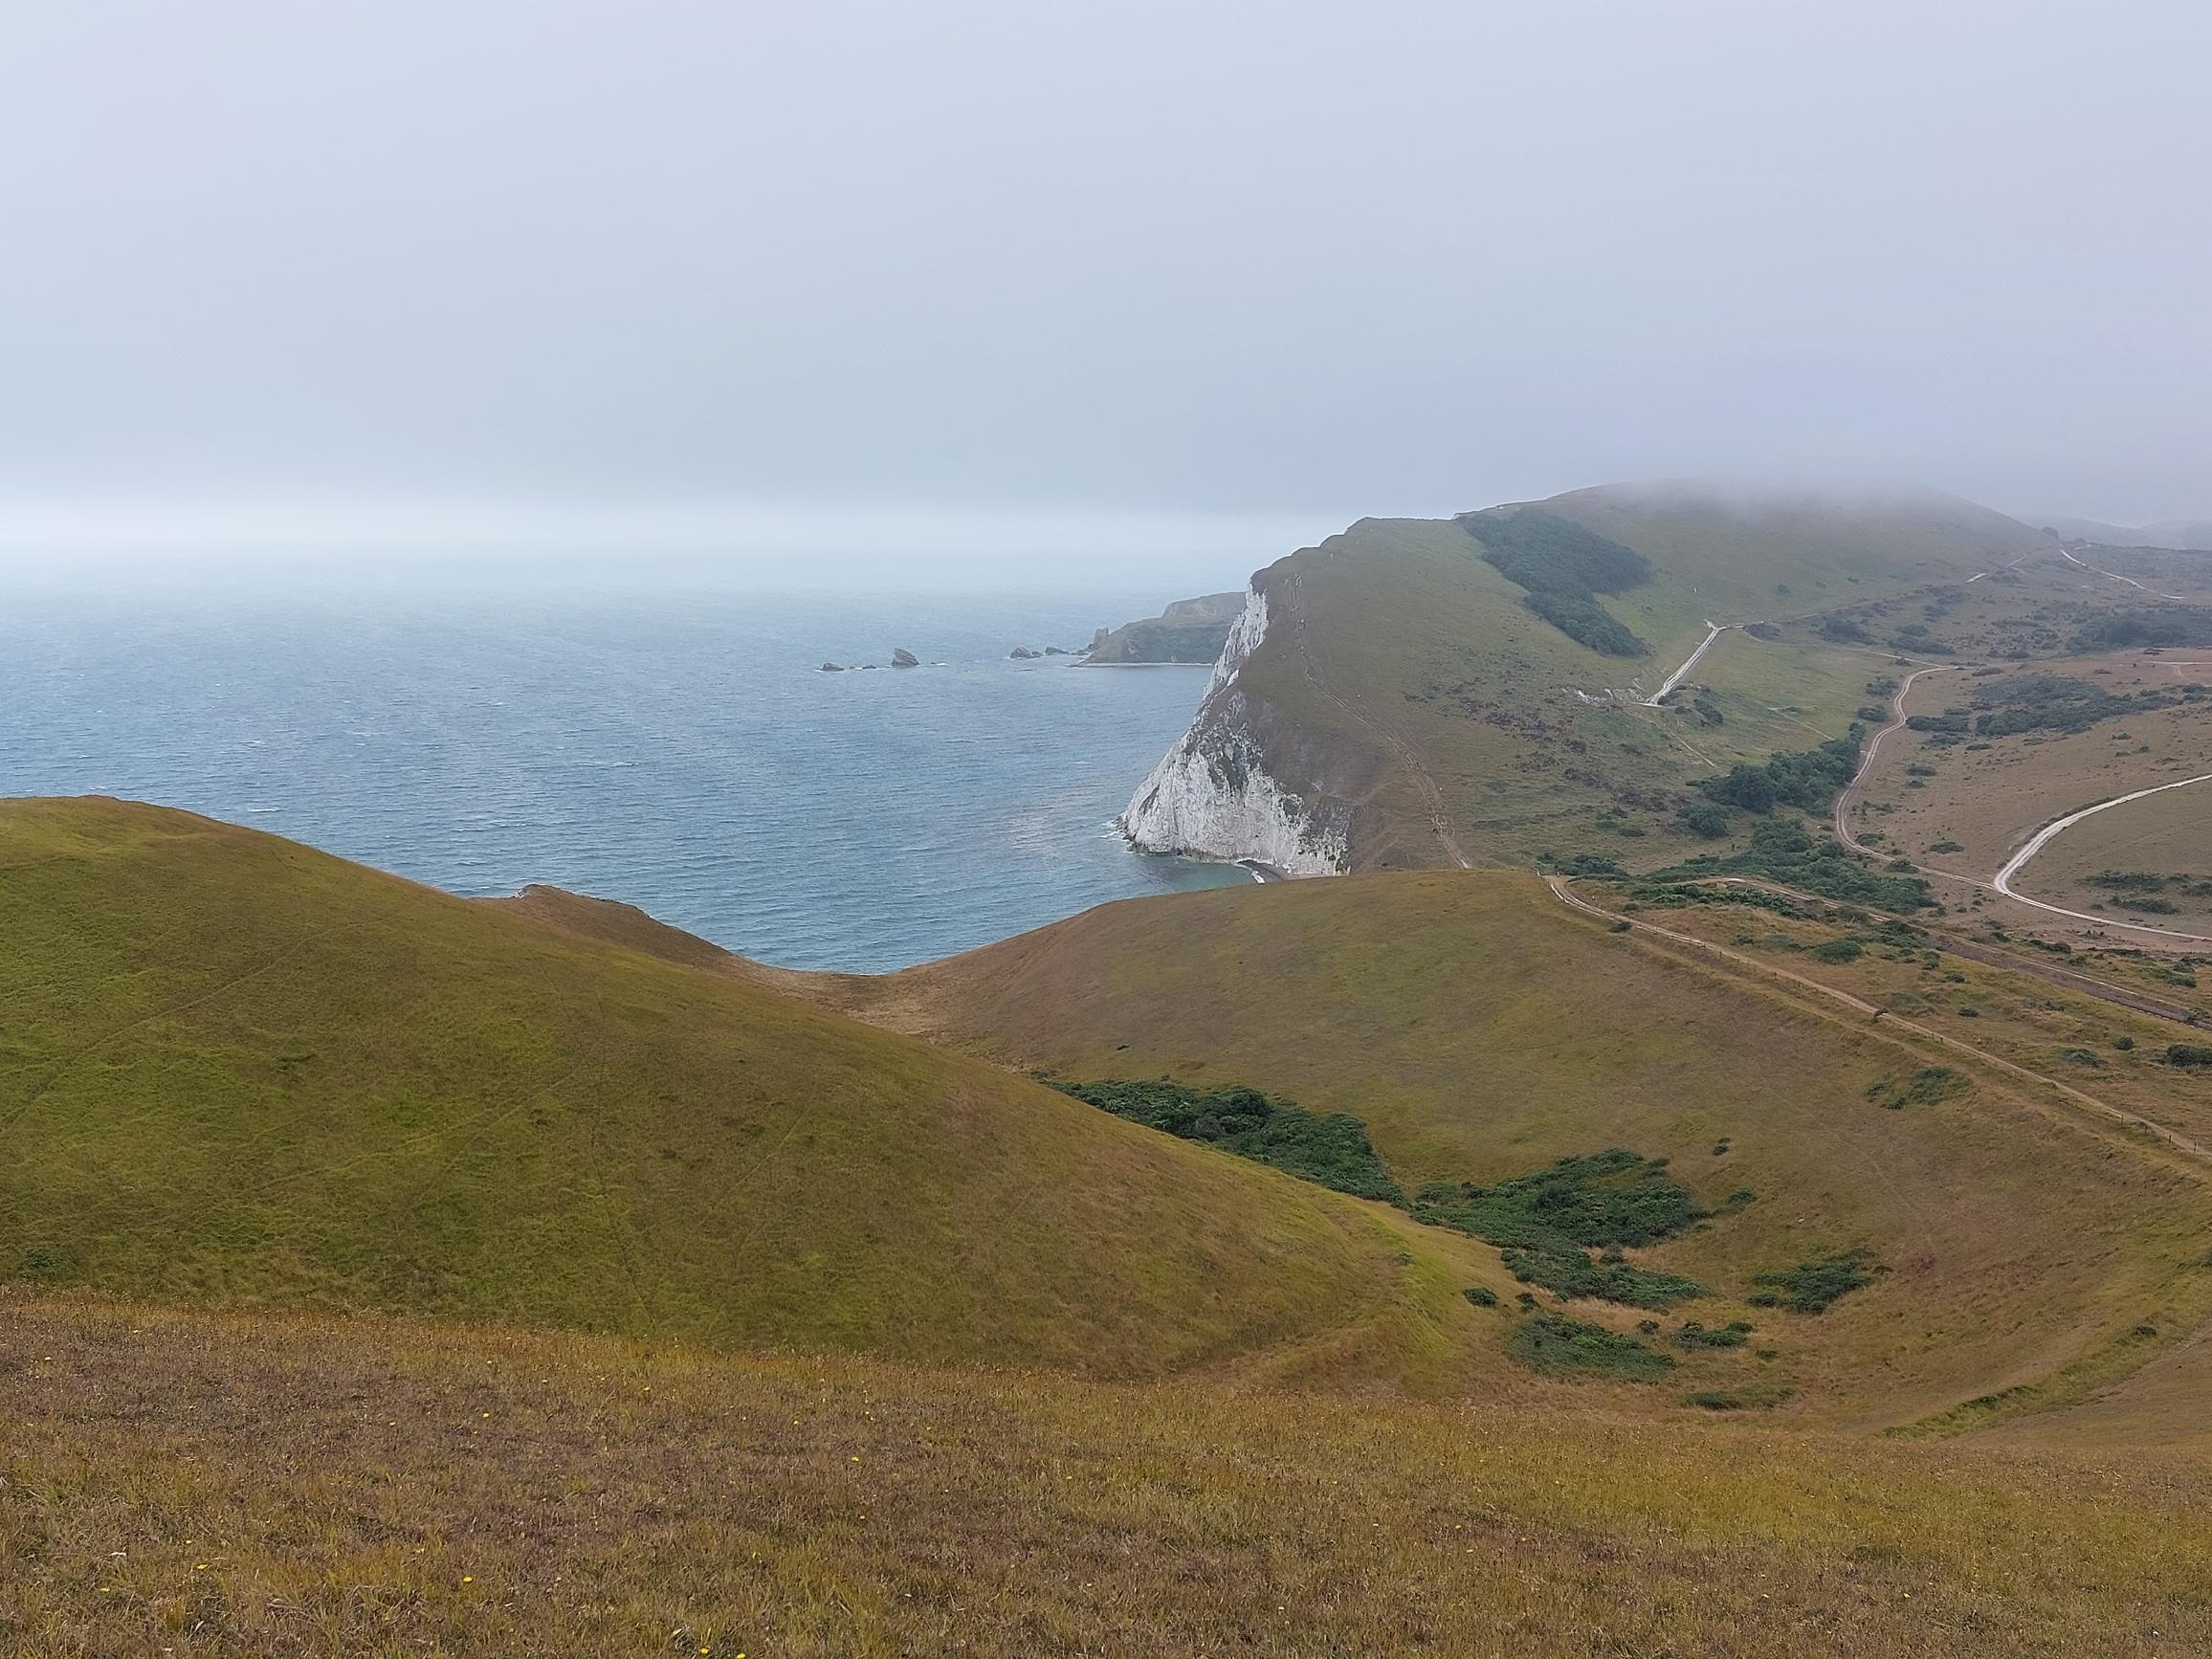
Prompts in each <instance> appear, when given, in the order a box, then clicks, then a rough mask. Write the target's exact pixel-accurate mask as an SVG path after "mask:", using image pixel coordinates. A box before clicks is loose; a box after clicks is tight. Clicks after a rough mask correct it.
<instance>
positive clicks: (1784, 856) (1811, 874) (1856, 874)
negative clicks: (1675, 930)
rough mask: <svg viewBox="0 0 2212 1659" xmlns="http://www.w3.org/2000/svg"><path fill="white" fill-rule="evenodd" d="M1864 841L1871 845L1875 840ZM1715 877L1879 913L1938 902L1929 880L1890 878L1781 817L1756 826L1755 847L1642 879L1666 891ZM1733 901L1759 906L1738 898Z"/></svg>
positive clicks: (1741, 896)
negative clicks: (1761, 882)
mask: <svg viewBox="0 0 2212 1659" xmlns="http://www.w3.org/2000/svg"><path fill="white" fill-rule="evenodd" d="M1865 839H1867V840H1869V841H1871V840H1872V839H1873V837H1872V836H1871V835H1869V836H1867V837H1865ZM1715 875H1763V876H1765V877H1766V878H1767V879H1768V880H1770V881H1778V882H1781V884H1782V885H1783V886H1785V887H1795V888H1801V889H1803V891H1804V892H1807V893H1814V894H1818V895H1820V896H1822V897H1823V898H1831V899H1835V900H1838V901H1839V902H1842V903H1846V904H1860V905H1866V906H1868V907H1869V908H1872V909H1876V910H1894V911H1914V910H1921V909H1926V908H1928V907H1930V906H1933V905H1934V904H1935V902H1936V901H1935V899H1934V898H1933V897H1931V896H1930V895H1929V892H1928V882H1927V879H1926V877H1924V876H1919V875H1899V874H1883V873H1882V872H1879V871H1876V870H1871V869H1869V868H1868V867H1867V865H1866V864H1865V863H1863V862H1862V861H1860V860H1859V859H1856V858H1854V857H1852V856H1851V854H1850V853H1849V852H1847V850H1846V849H1845V848H1844V847H1843V846H1841V845H1840V844H1839V843H1837V842H1835V841H1833V840H1831V839H1829V838H1828V837H1826V836H1823V837H1821V838H1820V839H1819V840H1817V841H1816V840H1815V839H1814V838H1813V837H1812V836H1811V835H1809V834H1807V833H1806V832H1805V831H1804V829H1802V828H1800V827H1799V826H1798V825H1795V824H1792V823H1790V822H1788V821H1786V820H1784V819H1781V818H1773V819H1768V820H1767V821H1765V822H1763V823H1759V824H1755V825H1753V826H1752V830H1751V845H1750V846H1749V847H1748V848H1746V849H1745V850H1743V851H1742V852H1731V853H1727V854H1723V855H1714V854H1711V853H1705V854H1700V855H1699V856H1698V857H1695V858H1690V859H1685V860H1684V861H1683V862H1682V863H1680V864H1677V865H1674V866H1672V867H1671V868H1670V869H1666V870H1659V871H1654V872H1652V873H1651V874H1649V875H1648V876H1645V877H1644V878H1643V879H1644V881H1645V882H1646V883H1648V884H1650V885H1653V886H1661V885H1664V884H1666V883H1669V882H1684V881H1697V880H1703V879H1708V878H1710V877H1712V876H1715ZM1729 902H1731V903H1737V904H1742V903H1749V902H1754V901H1753V900H1752V899H1751V898H1750V897H1749V896H1748V895H1745V894H1740V893H1739V894H1736V895H1734V896H1732V897H1731V898H1730V899H1729Z"/></svg>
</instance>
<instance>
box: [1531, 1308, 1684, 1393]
mask: <svg viewBox="0 0 2212 1659" xmlns="http://www.w3.org/2000/svg"><path fill="white" fill-rule="evenodd" d="M1507 1351H1508V1352H1509V1353H1511V1354H1512V1355H1513V1357H1514V1358H1515V1359H1516V1360H1519V1361H1520V1362H1521V1363H1522V1364H1524V1365H1528V1366H1531V1367H1533V1368H1535V1369H1536V1370H1538V1371H1542V1372H1544V1373H1546V1374H1548V1375H1550V1376H1554V1377H1602V1378H1610V1379H1613V1380H1615V1381H1618V1382H1624V1383H1655V1382H1657V1381H1658V1380H1659V1379H1660V1378H1662V1377H1664V1376H1666V1375H1667V1373H1668V1372H1670V1371H1671V1370H1673V1369H1674V1360H1672V1358H1671V1357H1670V1356H1669V1355H1666V1354H1662V1353H1660V1352H1659V1350H1658V1349H1656V1348H1653V1347H1652V1346H1650V1345H1649V1344H1648V1343H1647V1342H1644V1341H1641V1340H1639V1339H1638V1338H1634V1337H1625V1336H1623V1335H1621V1333H1620V1332H1618V1331H1608V1330H1607V1329H1605V1327H1604V1326H1603V1325H1589V1324H1584V1323H1583V1322H1582V1320H1580V1319H1570V1318H1568V1317H1566V1316H1564V1315H1563V1314H1541V1315H1538V1316H1537V1317H1536V1318H1533V1319H1530V1320H1527V1321H1525V1322H1524V1323H1522V1324H1519V1325H1516V1326H1515V1327H1514V1333H1513V1336H1512V1338H1510V1339H1509V1340H1508V1342H1507Z"/></svg>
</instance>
